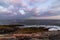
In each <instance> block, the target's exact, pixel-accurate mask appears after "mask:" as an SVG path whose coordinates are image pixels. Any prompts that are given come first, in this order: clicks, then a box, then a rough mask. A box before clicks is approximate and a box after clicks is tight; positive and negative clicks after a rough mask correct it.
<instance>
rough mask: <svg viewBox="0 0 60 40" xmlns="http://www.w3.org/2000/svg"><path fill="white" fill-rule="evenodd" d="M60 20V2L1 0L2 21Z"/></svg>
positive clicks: (52, 0)
mask: <svg viewBox="0 0 60 40" xmlns="http://www.w3.org/2000/svg"><path fill="white" fill-rule="evenodd" d="M21 18H22V19H26V18H27V19H29V18H30V19H60V0H0V19H21Z"/></svg>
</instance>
